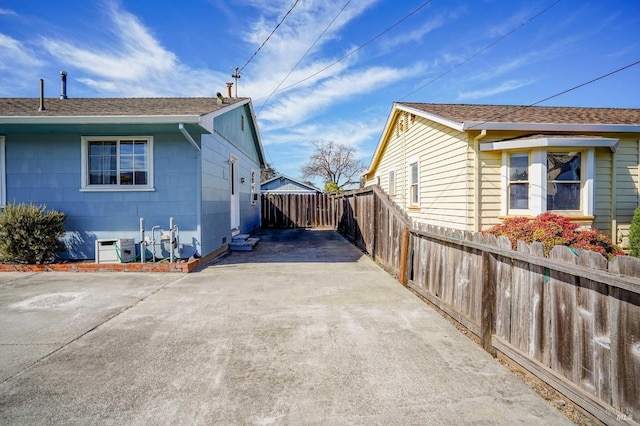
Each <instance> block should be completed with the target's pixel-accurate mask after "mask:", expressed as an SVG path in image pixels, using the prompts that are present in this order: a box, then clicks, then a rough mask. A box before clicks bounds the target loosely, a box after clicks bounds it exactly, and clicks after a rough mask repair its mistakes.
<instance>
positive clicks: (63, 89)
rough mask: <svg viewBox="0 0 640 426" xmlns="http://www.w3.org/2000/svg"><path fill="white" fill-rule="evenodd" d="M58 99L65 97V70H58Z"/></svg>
mask: <svg viewBox="0 0 640 426" xmlns="http://www.w3.org/2000/svg"><path fill="white" fill-rule="evenodd" d="M60 85H61V87H60V90H61V92H60V99H67V72H66V71H60Z"/></svg>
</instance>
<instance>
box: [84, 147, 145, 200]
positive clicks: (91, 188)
mask: <svg viewBox="0 0 640 426" xmlns="http://www.w3.org/2000/svg"><path fill="white" fill-rule="evenodd" d="M132 139H133V140H146V141H147V144H148V149H147V152H148V155H149V156H148V158H147V164H148V176H147V184H146V185H90V184H89V143H90V142H100V141H116V142H117V141H121V140H132ZM81 140H82V148H81V154H82V155H81V162H82V166H81V173H82V178H81V187H80V190H81V191H83V192H123V191H126V192H136V191H155V187H154V179H153V177H154V172H153V163H154V162H153V151H154V150H153V136H82V138H81ZM117 161H118V165H117V168H118V173H119V172H120V152H118V160H117Z"/></svg>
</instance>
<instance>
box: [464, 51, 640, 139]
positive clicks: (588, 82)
mask: <svg viewBox="0 0 640 426" xmlns="http://www.w3.org/2000/svg"><path fill="white" fill-rule="evenodd" d="M638 64H640V60H639V61H636V62H633V63H631V64H628V65H625V66H623V67H621V68H618V69H616V70H613V71H610V72H608V73H606V74H602V75H601V76H599V77H596V78H593V79H591V80H589V81H585V82H584V83H580V84H578V85H577V86H573V87H571V88H570V89H566V90H563V91H562V92H558V93H556V94H555V95H551V96H547V97H546V98H544V99H541V100H539V101H537V102H534V103H532V104H529V105H523V106H519V107H517V108H515V109H512V110H511V111H509V112H506V113H504V114H500V115H496V116H495V117H491V118H490V119H489V120H487V121H483V122H482V123H478V124H474V125H473V126H469V127H468V129H473V128H475V127H478V126H482V125H483V124H487V123H490V122H492V121H494V120H497V119H498V118H502V117H505V116H507V115H511V114H513V113H514V112H516V111H520V110H521V109H524V108H529V107H532V106H536V105H538V104H541V103H543V102H546V101H548V100H549V99H553V98H557V97H558V96H561V95H564V94H565V93H569V92H572V91H574V90H576V89H579V88H581V87H584V86H587V85H589V84H591V83H595V82H596V81H598V80H602V79H603V78H606V77H609V76H612V75H613V74H616V73H619V72H620V71H624V70H626V69H628V68H631V67H634V66H636V65H638Z"/></svg>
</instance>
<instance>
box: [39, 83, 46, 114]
mask: <svg viewBox="0 0 640 426" xmlns="http://www.w3.org/2000/svg"><path fill="white" fill-rule="evenodd" d="M45 109H46V108H45V107H44V80H43V79H40V107H39V108H38V111H44V110H45Z"/></svg>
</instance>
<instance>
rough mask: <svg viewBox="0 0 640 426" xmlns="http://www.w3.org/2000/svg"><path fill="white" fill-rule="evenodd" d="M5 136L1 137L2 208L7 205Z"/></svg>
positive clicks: (0, 192) (0, 194) (0, 185)
mask: <svg viewBox="0 0 640 426" xmlns="http://www.w3.org/2000/svg"><path fill="white" fill-rule="evenodd" d="M4 152H5V151H4V136H0V207H4V206H5V205H6V204H7V170H6V169H5V164H7V162H6V160H5V153H4Z"/></svg>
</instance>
